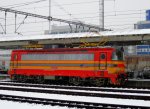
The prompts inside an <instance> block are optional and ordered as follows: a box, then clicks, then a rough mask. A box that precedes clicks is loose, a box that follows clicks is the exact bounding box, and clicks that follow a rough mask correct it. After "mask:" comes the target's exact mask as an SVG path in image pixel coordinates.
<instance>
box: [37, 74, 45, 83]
mask: <svg viewBox="0 0 150 109" xmlns="http://www.w3.org/2000/svg"><path fill="white" fill-rule="evenodd" d="M36 82H37V83H41V84H42V83H44V82H45V80H44V76H37V77H36Z"/></svg>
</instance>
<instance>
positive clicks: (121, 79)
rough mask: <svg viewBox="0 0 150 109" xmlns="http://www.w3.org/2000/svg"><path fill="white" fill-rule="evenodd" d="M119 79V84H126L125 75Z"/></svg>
mask: <svg viewBox="0 0 150 109" xmlns="http://www.w3.org/2000/svg"><path fill="white" fill-rule="evenodd" d="M117 81H118V83H119V85H124V84H125V77H124V76H120V77H119V78H118V80H117Z"/></svg>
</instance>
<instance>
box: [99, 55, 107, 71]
mask: <svg viewBox="0 0 150 109" xmlns="http://www.w3.org/2000/svg"><path fill="white" fill-rule="evenodd" d="M99 69H100V70H106V69H107V53H106V52H101V53H100V56H99Z"/></svg>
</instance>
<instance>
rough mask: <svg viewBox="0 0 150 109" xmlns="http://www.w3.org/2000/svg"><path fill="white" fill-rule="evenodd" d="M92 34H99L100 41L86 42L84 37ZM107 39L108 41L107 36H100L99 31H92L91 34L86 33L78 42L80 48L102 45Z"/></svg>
mask: <svg viewBox="0 0 150 109" xmlns="http://www.w3.org/2000/svg"><path fill="white" fill-rule="evenodd" d="M94 35H96V36H100V41H99V42H88V41H87V39H86V38H88V37H91V36H94ZM108 41H109V38H108V37H103V36H101V35H100V33H99V32H92V34H90V35H87V36H85V37H84V39H81V40H80V42H81V43H82V44H81V45H80V48H85V47H97V46H104V45H105V44H106V43H107V42H108Z"/></svg>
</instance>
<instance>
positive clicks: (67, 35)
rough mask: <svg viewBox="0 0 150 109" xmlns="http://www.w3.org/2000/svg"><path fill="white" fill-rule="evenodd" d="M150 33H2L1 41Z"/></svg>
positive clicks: (129, 31) (148, 30)
mask: <svg viewBox="0 0 150 109" xmlns="http://www.w3.org/2000/svg"><path fill="white" fill-rule="evenodd" d="M141 34H150V29H138V30H127V31H104V32H99V33H95V32H85V33H66V34H50V35H35V36H30V35H29V36H19V35H11V36H10V35H9V36H8V35H1V36H0V42H5V41H25V40H44V39H52V40H53V39H60V38H63V39H65V38H81V37H96V36H118V35H119V36H120V35H141Z"/></svg>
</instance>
